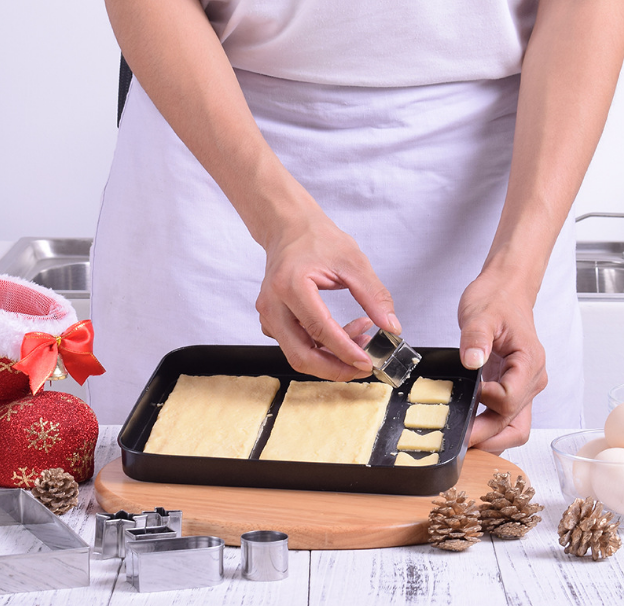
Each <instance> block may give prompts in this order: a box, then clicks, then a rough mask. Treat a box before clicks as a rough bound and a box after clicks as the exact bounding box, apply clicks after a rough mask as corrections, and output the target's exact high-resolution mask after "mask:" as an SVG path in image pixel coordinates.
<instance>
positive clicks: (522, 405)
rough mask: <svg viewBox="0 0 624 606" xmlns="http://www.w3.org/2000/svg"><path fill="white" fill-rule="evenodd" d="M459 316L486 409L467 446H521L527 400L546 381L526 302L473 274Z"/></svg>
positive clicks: (464, 352) (465, 353)
mask: <svg viewBox="0 0 624 606" xmlns="http://www.w3.org/2000/svg"><path fill="white" fill-rule="evenodd" d="M458 318H459V322H460V327H461V341H460V356H461V359H462V363H463V364H464V366H465V367H467V368H473V369H474V368H479V367H480V366H482V367H483V372H482V378H483V379H484V383H482V385H481V402H482V403H483V404H484V405H485V406H486V407H487V408H488V410H487V411H486V412H484V413H483V414H481V415H479V417H478V418H477V419H476V420H475V424H474V428H473V431H472V434H471V439H470V444H471V445H474V446H477V447H479V448H483V449H485V450H489V451H492V452H500V451H502V450H504V449H505V448H508V447H511V446H517V445H519V444H523V443H524V442H526V440H527V439H528V436H529V431H530V425H531V413H530V407H531V404H532V402H533V399H534V398H535V396H536V395H537V394H538V393H539V392H540V391H542V390H543V389H544V388H545V387H546V383H547V376H546V370H545V355H544V348H543V347H542V345H541V344H540V342H539V340H538V338H537V334H536V331H535V325H534V322H533V313H532V304H531V302H530V300H529V299H527V298H525V297H522V296H520V295H518V293H514V294H511V293H509V292H506V291H505V290H504V288H502V285H501V284H500V283H498V282H493V281H491V280H487V279H482V278H477V280H475V281H474V282H473V283H472V284H471V285H470V286H469V287H468V288H467V289H466V291H465V292H464V294H463V296H462V299H461V302H460V307H459V312H458Z"/></svg>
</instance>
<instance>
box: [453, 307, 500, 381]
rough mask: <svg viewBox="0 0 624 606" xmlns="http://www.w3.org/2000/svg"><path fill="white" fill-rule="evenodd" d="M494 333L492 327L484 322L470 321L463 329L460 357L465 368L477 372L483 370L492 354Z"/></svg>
mask: <svg viewBox="0 0 624 606" xmlns="http://www.w3.org/2000/svg"><path fill="white" fill-rule="evenodd" d="M493 342H494V331H493V328H492V326H491V325H490V324H489V323H488V322H485V321H483V320H478V319H476V318H475V319H470V320H468V321H466V322H465V323H464V324H463V326H462V327H461V339H460V342H459V356H460V358H461V362H462V364H463V365H464V367H465V368H468V369H470V370H476V369H477V368H481V367H482V366H483V365H484V364H485V363H486V362H487V361H488V358H489V357H490V354H491V353H492V343H493Z"/></svg>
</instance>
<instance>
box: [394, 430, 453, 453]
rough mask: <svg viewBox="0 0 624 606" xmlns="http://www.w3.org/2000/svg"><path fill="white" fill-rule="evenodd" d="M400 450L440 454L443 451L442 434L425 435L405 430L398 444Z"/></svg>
mask: <svg viewBox="0 0 624 606" xmlns="http://www.w3.org/2000/svg"><path fill="white" fill-rule="evenodd" d="M397 449H398V450H419V451H426V452H438V451H440V450H442V432H441V431H430V432H429V433H426V434H424V435H421V434H419V433H416V432H415V431H411V430H409V429H404V430H403V433H401V437H400V438H399V443H398V444H397Z"/></svg>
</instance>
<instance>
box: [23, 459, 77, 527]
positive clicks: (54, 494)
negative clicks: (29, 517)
mask: <svg viewBox="0 0 624 606" xmlns="http://www.w3.org/2000/svg"><path fill="white" fill-rule="evenodd" d="M32 495H33V496H34V497H35V499H37V500H38V501H40V502H41V503H43V504H44V505H45V506H46V507H47V508H48V509H49V510H50V511H52V512H53V513H55V514H57V515H61V514H62V513H65V512H66V511H69V510H70V509H71V508H72V507H75V506H76V505H77V504H78V483H77V482H76V481H75V480H74V476H72V475H71V474H70V473H65V472H64V471H63V469H62V468H60V467H56V468H54V469H46V470H44V471H42V472H41V475H40V476H39V477H38V478H37V479H36V480H35V484H34V486H33V487H32Z"/></svg>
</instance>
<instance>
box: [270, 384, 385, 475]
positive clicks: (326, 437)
mask: <svg viewBox="0 0 624 606" xmlns="http://www.w3.org/2000/svg"><path fill="white" fill-rule="evenodd" d="M391 393H392V388H391V387H390V386H389V385H386V384H385V383H332V382H326V381H292V382H291V383H290V386H289V387H288V391H287V392H286V395H285V397H284V401H283V403H282V406H281V408H280V410H279V412H278V414H277V418H276V420H275V425H274V426H273V430H272V431H271V435H270V437H269V440H268V441H267V444H266V446H265V448H264V450H263V451H262V454H261V455H260V458H261V459H268V460H279V461H310V462H318V463H357V464H361V465H365V464H366V463H368V460H369V459H370V456H371V453H372V450H373V445H374V443H375V438H376V437H377V432H378V430H379V428H380V426H381V424H382V422H383V419H384V416H385V414H386V408H387V406H388V402H389V400H390V394H391Z"/></svg>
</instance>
